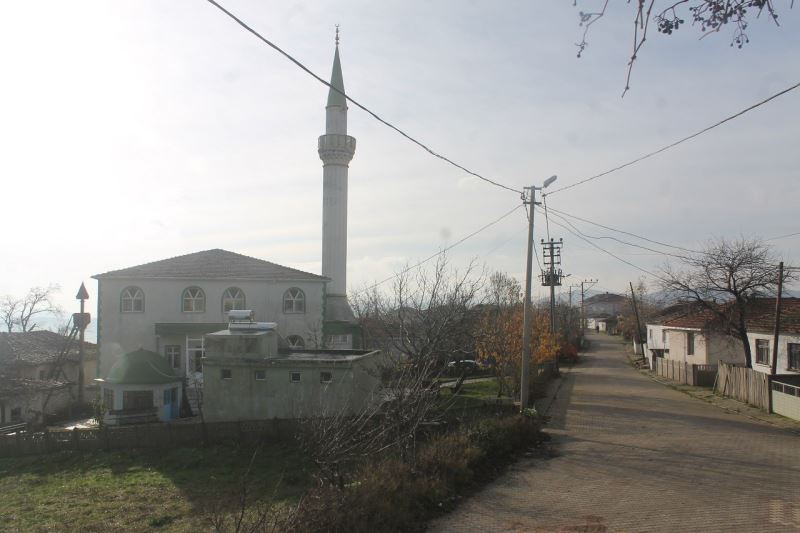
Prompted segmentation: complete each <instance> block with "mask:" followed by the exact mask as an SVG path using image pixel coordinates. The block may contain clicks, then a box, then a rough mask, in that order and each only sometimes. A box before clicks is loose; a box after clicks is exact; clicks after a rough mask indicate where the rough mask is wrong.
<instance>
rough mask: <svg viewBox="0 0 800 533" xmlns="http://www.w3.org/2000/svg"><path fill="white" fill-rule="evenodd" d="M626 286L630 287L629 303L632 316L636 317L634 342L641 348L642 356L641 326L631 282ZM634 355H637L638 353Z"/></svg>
mask: <svg viewBox="0 0 800 533" xmlns="http://www.w3.org/2000/svg"><path fill="white" fill-rule="evenodd" d="M628 285H630V286H631V301H632V302H633V314H634V315H636V342H637V343H638V344H639V346H640V347H641V348H642V355H644V346H643V345H642V324H641V323H640V322H639V308H638V307H636V293H634V292H633V282H632V281H629V282H628ZM635 355H639V354H638V353H637V354H635Z"/></svg>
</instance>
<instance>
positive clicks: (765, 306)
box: [747, 298, 800, 334]
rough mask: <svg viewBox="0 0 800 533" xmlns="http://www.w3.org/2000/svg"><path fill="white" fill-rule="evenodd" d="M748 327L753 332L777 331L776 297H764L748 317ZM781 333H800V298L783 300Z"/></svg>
mask: <svg viewBox="0 0 800 533" xmlns="http://www.w3.org/2000/svg"><path fill="white" fill-rule="evenodd" d="M747 329H748V330H749V331H753V332H762V333H772V332H773V331H775V298H762V299H760V300H759V305H758V307H757V309H756V310H755V312H753V313H752V314H751V315H750V316H749V317H748V319H747ZM780 331H781V333H789V334H800V298H783V299H782V300H781V328H780Z"/></svg>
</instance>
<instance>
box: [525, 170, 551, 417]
mask: <svg viewBox="0 0 800 533" xmlns="http://www.w3.org/2000/svg"><path fill="white" fill-rule="evenodd" d="M557 179H558V176H556V175H552V176H550V177H549V178H547V179H546V180H544V183H543V184H542V186H541V187H536V186H535V185H531V186H530V187H525V190H526V191H530V198H528V199H527V201H526V199H525V194H524V193H523V195H522V201H523V203H526V204H528V205H530V206H531V208H530V213H529V216H528V260H527V266H526V270H525V301H524V302H523V304H522V324H523V325H522V365H521V366H522V376H521V377H520V389H521V390H520V394H519V408H520V411H522V410H524V409H525V408H526V407H527V406H528V373H529V372H530V369H529V364H530V361H529V360H530V357H531V346H530V344H531V331H530V330H531V272H532V270H533V208H534V206H535V205H536V191H537V190H538V191H541V190H542V189H546V188H547V187H548V186H549V185H551V184H552V183H553V182H554V181H556V180H557Z"/></svg>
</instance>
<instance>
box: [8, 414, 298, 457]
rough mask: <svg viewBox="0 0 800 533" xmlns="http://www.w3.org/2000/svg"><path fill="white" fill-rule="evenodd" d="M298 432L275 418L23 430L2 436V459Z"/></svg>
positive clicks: (227, 441)
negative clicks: (64, 451) (63, 451)
mask: <svg viewBox="0 0 800 533" xmlns="http://www.w3.org/2000/svg"><path fill="white" fill-rule="evenodd" d="M296 429H297V422H296V421H294V420H277V419H276V420H243V421H239V422H207V423H202V422H196V423H195V422H175V423H169V424H161V423H154V424H143V425H132V426H103V427H101V428H90V429H78V428H75V429H72V430H49V431H48V430H45V431H42V432H22V431H20V432H18V433H16V434H13V435H2V436H0V457H9V456H18V455H37V454H44V453H52V452H58V451H62V450H72V451H94V450H122V449H132V448H150V449H168V448H179V447H194V446H207V445H215V444H242V443H247V442H260V441H264V440H280V439H284V438H291V437H292V436H293V435H294V434H295V432H296Z"/></svg>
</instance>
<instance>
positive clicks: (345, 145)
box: [317, 133, 356, 163]
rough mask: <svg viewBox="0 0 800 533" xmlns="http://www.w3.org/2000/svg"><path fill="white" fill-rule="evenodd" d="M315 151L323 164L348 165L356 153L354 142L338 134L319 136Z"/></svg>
mask: <svg viewBox="0 0 800 533" xmlns="http://www.w3.org/2000/svg"><path fill="white" fill-rule="evenodd" d="M317 151H318V152H319V157H320V159H322V161H323V162H325V163H329V162H330V163H337V162H343V163H349V162H350V160H351V159H353V154H355V153H356V140H355V138H354V137H350V136H349V135H341V134H338V133H329V134H326V135H320V137H319V143H318V146H317Z"/></svg>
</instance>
